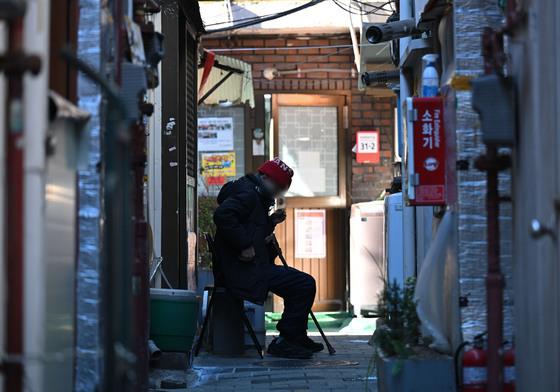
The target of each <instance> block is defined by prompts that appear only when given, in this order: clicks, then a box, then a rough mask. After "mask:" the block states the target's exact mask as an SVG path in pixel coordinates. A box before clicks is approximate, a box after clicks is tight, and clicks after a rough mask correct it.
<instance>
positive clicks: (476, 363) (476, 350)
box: [455, 333, 486, 392]
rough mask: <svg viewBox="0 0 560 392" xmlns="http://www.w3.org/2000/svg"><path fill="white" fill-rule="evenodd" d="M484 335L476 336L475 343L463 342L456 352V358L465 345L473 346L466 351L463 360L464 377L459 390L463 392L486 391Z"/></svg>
mask: <svg viewBox="0 0 560 392" xmlns="http://www.w3.org/2000/svg"><path fill="white" fill-rule="evenodd" d="M484 335H485V333H484V334H480V335H477V336H475V338H474V341H473V343H470V342H465V343H463V344H462V345H461V346H460V347H459V348H458V349H457V352H456V353H455V356H456V358H458V357H459V354H460V352H461V350H462V349H463V348H464V347H468V346H470V347H471V349H470V350H467V351H465V352H464V354H463V360H462V361H461V365H462V366H461V370H462V376H463V377H462V383H460V386H459V390H460V391H462V392H484V391H486V350H485V349H484V339H483V336H484ZM456 363H457V362H456ZM458 384H459V383H458Z"/></svg>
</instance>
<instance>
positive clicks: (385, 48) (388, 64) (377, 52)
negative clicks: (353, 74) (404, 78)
mask: <svg viewBox="0 0 560 392" xmlns="http://www.w3.org/2000/svg"><path fill="white" fill-rule="evenodd" d="M375 24H376V23H362V28H361V30H360V69H359V70H358V71H359V74H360V77H359V78H358V88H359V89H360V90H366V92H367V93H368V94H371V95H377V96H393V95H394V93H393V91H392V90H391V89H389V88H387V87H385V86H381V85H380V86H371V85H370V86H367V85H366V84H365V83H364V82H363V81H362V75H363V73H364V72H382V71H394V70H396V68H395V66H394V65H393V62H392V59H391V42H382V43H379V44H371V43H369V42H368V40H367V39H366V34H365V32H366V31H367V29H368V27H370V26H372V25H375Z"/></svg>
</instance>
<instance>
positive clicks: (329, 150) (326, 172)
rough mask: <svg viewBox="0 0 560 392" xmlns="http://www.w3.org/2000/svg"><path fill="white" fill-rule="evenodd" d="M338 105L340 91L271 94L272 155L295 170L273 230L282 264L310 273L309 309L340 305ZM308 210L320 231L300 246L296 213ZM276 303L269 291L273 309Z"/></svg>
mask: <svg viewBox="0 0 560 392" xmlns="http://www.w3.org/2000/svg"><path fill="white" fill-rule="evenodd" d="M344 105H345V97H344V96H337V95H312V94H277V95H273V101H272V110H273V118H274V135H273V141H274V151H275V155H277V156H279V157H280V158H281V159H282V160H284V161H285V162H286V163H287V164H288V165H290V166H292V167H293V168H294V172H295V175H294V180H293V183H292V187H291V188H290V191H289V193H288V194H287V195H286V199H285V208H286V212H287V219H286V221H285V222H284V223H283V224H282V225H280V226H279V227H277V229H276V235H277V237H278V240H279V242H280V245H281V246H282V249H284V253H285V256H286V259H287V262H288V264H289V265H290V266H292V267H294V268H297V269H299V270H301V271H304V272H306V273H308V274H310V275H312V276H313V277H314V278H315V280H316V282H317V295H316V297H315V304H314V307H313V310H315V311H342V310H345V309H346V265H347V260H346V259H347V251H346V250H347V232H348V230H347V227H348V217H347V210H346V166H345V155H344V151H345V148H344V145H345V144H344V138H343V126H342V120H343V108H344ZM314 214H315V215H316V217H317V219H319V221H316V222H317V223H318V225H317V230H320V229H319V228H320V227H323V231H324V235H321V234H320V233H315V234H313V233H311V234H313V239H312V240H309V241H311V245H313V246H312V247H310V248H309V250H307V251H306V250H305V249H306V248H305V247H304V246H302V245H301V243H302V241H303V239H302V238H304V237H305V235H306V233H309V231H306V232H304V231H303V229H301V227H302V226H301V225H302V222H303V220H302V219H304V218H302V217H305V216H306V215H314ZM311 230H315V229H311ZM296 237H298V238H299V242H298V239H297V238H296ZM309 241H308V244H309V243H310V242H309ZM313 241H315V242H313ZM317 241H319V242H320V243H319V244H317V243H316V242H317ZM311 248H313V249H311ZM282 307H283V304H282V300H281V299H279V298H276V297H275V300H274V309H275V311H280V310H281V309H282Z"/></svg>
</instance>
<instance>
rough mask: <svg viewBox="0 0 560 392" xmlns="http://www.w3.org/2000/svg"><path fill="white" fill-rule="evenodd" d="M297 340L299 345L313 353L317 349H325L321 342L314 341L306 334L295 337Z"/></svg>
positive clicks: (316, 351)
mask: <svg viewBox="0 0 560 392" xmlns="http://www.w3.org/2000/svg"><path fill="white" fill-rule="evenodd" d="M297 342H298V343H299V344H300V346H302V347H305V348H306V349H308V350H309V351H311V352H313V353H318V352H319V351H323V350H324V349H325V346H323V345H322V344H321V343H317V342H314V341H313V340H312V339H310V338H309V336H307V335H302V336H301V337H300V338H299V339H297Z"/></svg>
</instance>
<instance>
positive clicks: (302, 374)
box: [187, 333, 377, 392]
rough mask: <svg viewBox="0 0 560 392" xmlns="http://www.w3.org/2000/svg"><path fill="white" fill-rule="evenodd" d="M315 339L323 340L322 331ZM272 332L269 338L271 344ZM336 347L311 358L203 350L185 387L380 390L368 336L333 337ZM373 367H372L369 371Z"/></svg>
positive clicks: (243, 389) (246, 389) (198, 388)
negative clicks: (232, 355)
mask: <svg viewBox="0 0 560 392" xmlns="http://www.w3.org/2000/svg"><path fill="white" fill-rule="evenodd" d="M312 335H315V336H313V338H314V339H315V340H317V341H319V340H320V339H321V337H320V336H318V334H315V333H314V334H312ZM272 338H273V336H267V342H269V341H271V340H272ZM328 338H329V341H330V342H331V344H332V345H333V346H334V348H335V349H336V351H337V352H336V354H335V355H334V356H331V355H329V354H328V352H327V350H326V349H325V350H324V351H323V352H321V353H318V354H316V355H315V356H314V358H313V359H311V360H286V359H281V358H275V357H271V356H265V358H264V360H261V359H260V358H258V355H257V353H256V351H255V350H251V349H249V350H247V351H246V354H245V356H244V357H243V358H224V357H216V356H214V355H210V354H206V353H204V354H202V355H201V356H200V357H198V358H196V359H195V361H194V364H193V369H192V370H191V371H190V376H189V380H188V383H187V384H188V388H187V390H194V391H234V390H235V391H237V392H242V391H243V392H244V391H359V390H361V391H371V392H374V391H377V388H376V381H375V379H374V377H371V376H373V374H369V376H370V380H368V385H367V386H368V388H366V378H367V377H368V373H373V372H372V369H369V365H370V359H371V357H372V353H373V349H372V347H371V346H369V345H368V344H367V342H368V340H369V338H370V337H369V336H348V335H345V336H344V335H343V336H341V335H338V336H337V335H331V336H328ZM368 369H369V371H368Z"/></svg>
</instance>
